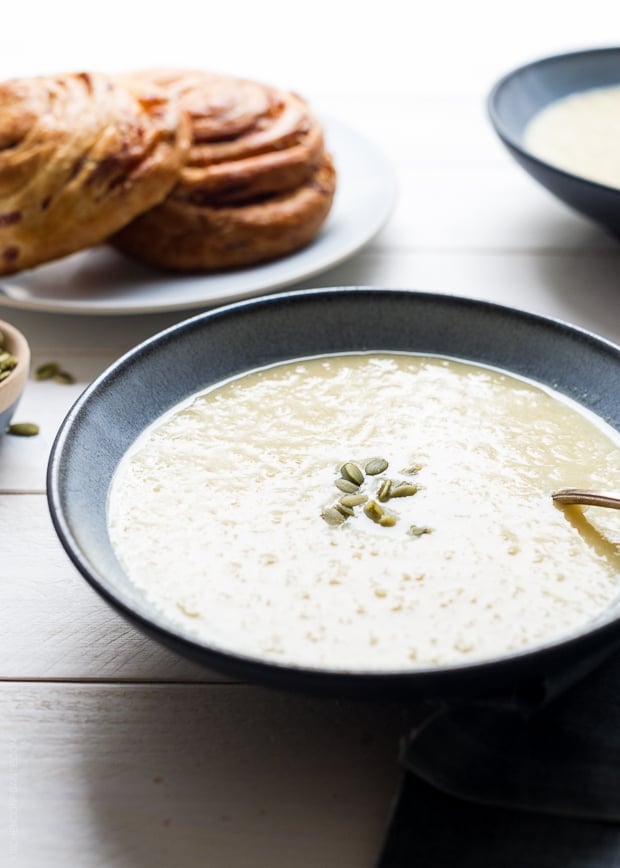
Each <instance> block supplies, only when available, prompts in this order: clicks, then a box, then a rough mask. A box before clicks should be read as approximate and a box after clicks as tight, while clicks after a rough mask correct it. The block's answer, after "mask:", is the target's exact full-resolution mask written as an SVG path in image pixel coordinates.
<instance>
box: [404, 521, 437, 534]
mask: <svg viewBox="0 0 620 868" xmlns="http://www.w3.org/2000/svg"><path fill="white" fill-rule="evenodd" d="M407 533H408V534H409V535H410V536H422V535H423V534H425V533H432V530H431V528H430V527H419V526H418V525H417V524H412V525H411V527H410V528H409V530H408V531H407Z"/></svg>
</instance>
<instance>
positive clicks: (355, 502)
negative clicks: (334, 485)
mask: <svg viewBox="0 0 620 868" xmlns="http://www.w3.org/2000/svg"><path fill="white" fill-rule="evenodd" d="M367 500H368V498H367V497H366V495H365V494H345V496H344V497H341V498H340V503H341V504H342V505H343V506H359V505H360V503H366V501H367Z"/></svg>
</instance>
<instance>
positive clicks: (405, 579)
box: [108, 353, 620, 671]
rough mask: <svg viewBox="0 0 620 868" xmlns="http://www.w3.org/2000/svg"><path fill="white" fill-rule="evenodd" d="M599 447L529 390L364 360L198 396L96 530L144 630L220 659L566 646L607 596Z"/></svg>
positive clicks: (132, 467) (395, 657)
mask: <svg viewBox="0 0 620 868" xmlns="http://www.w3.org/2000/svg"><path fill="white" fill-rule="evenodd" d="M619 446H620V443H619V438H618V435H617V434H616V433H615V432H614V431H613V429H611V428H610V427H608V426H605V424H604V423H603V422H602V421H600V420H598V419H597V418H596V417H595V416H594V415H591V414H588V413H587V412H586V411H582V410H581V409H579V408H578V405H577V404H573V403H572V402H569V401H568V400H566V399H564V398H562V397H560V396H559V395H557V394H554V393H553V392H551V391H549V390H547V389H545V388H541V387H538V386H536V385H535V384H533V383H531V382H529V381H525V380H521V379H517V378H515V377H512V376H509V375H507V374H505V373H503V372H501V371H497V370H493V369H490V368H485V367H482V366H477V365H470V364H466V363H462V362H459V361H456V360H452V359H445V358H438V357H423V356H415V355H406V354H376V353H375V354H367V355H366V354H361V355H342V356H335V357H322V358H313V359H307V360H300V361H294V362H291V363H288V364H283V365H278V366H275V367H270V368H265V369H262V370H260V371H255V372H252V373H250V374H248V375H246V376H243V377H240V378H238V379H233V380H231V381H228V382H226V383H224V384H222V385H219V386H218V387H216V388H211V389H208V390H207V391H205V392H204V393H201V394H199V395H197V396H195V397H194V398H193V399H192V400H190V401H189V402H185V403H184V404H183V405H182V406H179V407H177V408H175V409H174V410H173V411H172V412H170V413H169V414H167V415H166V416H165V417H163V418H162V419H161V420H159V421H158V422H157V423H156V424H155V425H154V426H152V427H151V428H149V429H148V430H147V431H146V432H145V433H144V434H143V435H142V436H141V437H140V438H139V440H138V441H137V442H136V443H135V444H134V446H133V447H132V448H131V449H130V450H129V451H128V453H127V454H126V456H125V457H124V458H123V460H122V462H121V464H120V465H119V468H118V471H117V473H116V475H115V477H114V479H113V482H112V485H111V490H110V494H109V504H108V519H109V532H110V537H111V540H112V544H113V546H114V549H115V551H116V553H117V556H118V558H119V560H120V562H121V564H122V566H123V568H124V570H125V571H126V573H127V575H128V577H129V578H130V579H131V581H132V582H133V583H134V584H135V585H136V586H137V588H138V589H139V590H140V591H141V592H142V593H143V594H144V596H145V597H146V598H147V599H148V601H149V603H150V605H152V606H153V607H154V608H155V609H156V610H157V611H159V613H160V616H162V617H163V618H164V619H165V620H166V621H167V622H168V623H169V624H170V625H172V626H174V627H175V628H176V629H179V630H181V631H182V632H183V633H185V634H186V635H188V636H190V637H195V638H197V639H199V640H203V641H205V642H207V643H208V644H209V645H212V646H215V647H218V648H220V649H223V650H230V651H233V652H238V653H241V654H244V655H248V656H251V657H254V658H260V659H264V660H271V661H276V662H280V663H287V664H296V665H303V666H310V667H326V668H330V669H347V670H355V671H363V670H375V671H376V670H384V671H386V670H402V669H411V668H416V667H426V666H434V665H441V664H448V663H460V662H467V661H471V660H476V659H480V658H484V657H490V656H495V655H500V654H502V653H504V652H509V651H512V650H515V649H521V648H524V647H527V646H532V645H536V644H538V643H542V642H545V641H547V640H551V639H554V638H555V637H559V636H562V635H564V634H568V633H570V632H571V631H575V630H577V628H579V627H580V626H582V625H584V624H586V623H587V622H589V621H591V620H592V619H594V618H596V617H597V616H598V615H600V613H601V612H602V611H603V610H605V609H606V607H608V606H609V605H610V604H611V603H612V602H613V601H614V600H615V599H616V597H617V595H618V590H619V579H620V533H619V531H620V526H619V523H618V518H619V516H618V514H617V513H614V512H613V511H612V510H608V511H605V510H603V509H598V510H597V509H594V508H590V509H588V510H587V512H586V513H584V512H583V511H582V509H581V508H580V507H564V508H560V507H557V506H555V505H554V504H553V502H552V500H551V496H550V495H551V492H553V491H554V490H556V489H559V488H564V487H580V488H592V489H599V490H601V489H603V490H607V491H609V490H614V489H615V490H620V448H619Z"/></svg>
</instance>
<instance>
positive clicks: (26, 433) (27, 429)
mask: <svg viewBox="0 0 620 868" xmlns="http://www.w3.org/2000/svg"><path fill="white" fill-rule="evenodd" d="M6 430H7V433H8V434H14V435H15V436H16V437H34V436H35V435H36V434H38V433H39V426H38V425H35V423H34V422H16V423H15V424H14V425H9V427H8V428H7V429H6Z"/></svg>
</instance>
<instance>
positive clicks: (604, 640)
mask: <svg viewBox="0 0 620 868" xmlns="http://www.w3.org/2000/svg"><path fill="white" fill-rule="evenodd" d="M360 294H363V295H372V294H374V295H377V296H381V297H384V296H388V295H391V296H398V297H401V298H404V297H405V296H406V297H409V298H411V299H412V302H413V303H415V300H416V299H419V300H420V302H423V301H424V300H427V301H434V302H439V303H440V304H445V305H446V306H450V307H452V308H453V307H459V306H461V307H463V308H471V307H472V306H473V307H474V308H477V309H479V310H487V311H489V313H492V312H496V313H500V314H501V315H504V316H507V317H511V318H514V317H517V318H519V319H520V320H521V321H523V322H526V323H527V322H530V323H532V325H539V326H542V327H544V328H547V329H550V330H551V331H553V332H554V333H555V334H556V335H562V334H565V335H568V336H569V337H573V338H577V339H579V340H580V341H583V342H585V343H586V344H590V345H594V346H595V347H596V348H598V349H600V350H602V351H604V352H606V353H608V354H610V355H611V356H612V357H613V359H615V360H617V362H618V364H619V365H620V346H618V345H616V344H615V343H613V342H611V341H609V340H606V339H605V338H603V337H601V336H599V335H596V334H594V333H593V332H590V331H588V330H586V329H583V328H580V327H578V326H575V325H572V324H570V323H568V322H565V321H563V320H560V319H553V318H550V317H545V316H542V315H540V314H535V313H530V312H528V311H524V310H520V309H517V308H513V307H510V306H508V305H503V304H498V303H496V302H490V301H483V300H480V299H475V298H470V297H466V296H459V295H451V294H447V293H432V292H424V291H418V290H411V289H404V288H393V289H391V288H380V287H374V286H339V287H319V288H314V289H302V290H292V291H286V292H278V293H274V294H269V295H264V296H261V297H258V298H250V299H245V300H242V301H237V302H233V303H231V304H229V305H225V306H221V307H217V308H214V309H211V310H207V311H205V312H203V313H199V314H196V315H194V316H192V317H189V318H188V319H185V320H182V321H180V322H178V323H175V324H174V325H172V326H170V327H168V328H166V329H164V330H162V331H160V332H158V333H156V334H155V335H153V336H151V337H150V338H147V339H146V340H145V341H142V342H141V343H139V344H137V345H136V346H135V347H133V348H132V349H130V350H129V351H128V352H126V353H125V354H123V355H122V356H120V357H119V358H118V359H117V360H116V361H115V362H113V363H112V364H111V365H109V366H108V367H107V368H106V369H105V370H104V371H103V372H102V373H101V374H100V375H99V376H98V377H97V378H96V379H95V380H93V382H92V383H91V384H90V385H89V386H88V387H87V388H86V389H85V390H84V392H82V394H81V395H80V397H79V398H78V399H77V400H76V401H75V403H74V404H73V406H72V407H71V409H70V410H69V412H68V413H67V415H66V417H65V419H64V420H63V422H62V424H61V426H60V428H59V430H58V432H57V434H56V437H55V439H54V442H53V445H52V449H51V453H50V458H49V462H48V467H47V487H46V494H47V502H48V508H49V511H50V516H51V520H52V524H53V526H54V529H55V531H56V534H57V535H58V538H59V540H60V542H61V544H62V546H63V548H64V549H65V552H66V553H67V555H68V557H69V559H70V560H71V561H72V562H73V564H74V565H75V567H76V568H77V569H78V571H79V572H80V573H81V574H82V576H83V577H84V578H85V579H86V580H87V582H88V583H89V584H90V585H91V587H92V588H93V589H94V590H95V591H96V592H97V593H98V594H99V595H100V596H101V597H102V598H103V599H105V600H106V601H107V602H108V604H109V605H110V606H111V607H112V608H113V609H115V610H116V611H117V612H118V613H120V614H121V615H122V616H123V617H124V618H125V619H126V620H127V621H128V622H130V623H131V624H133V625H134V626H137V627H138V628H139V629H141V630H142V632H144V633H145V634H147V635H149V636H151V637H154V638H156V639H157V640H159V641H160V642H161V643H162V644H164V645H165V646H167V647H169V648H172V649H173V650H175V651H177V652H179V653H181V654H182V655H184V656H185V657H187V658H189V659H193V660H194V661H197V662H199V663H201V664H202V665H205V666H209V667H212V668H214V669H217V670H219V671H221V672H227V673H229V674H233V675H241V676H247V675H248V674H250V675H251V677H252V678H253V679H254V680H256V681H257V682H259V683H264V684H268V685H272V686H276V687H282V686H283V687H292V688H294V689H296V690H297V689H302V690H303V691H304V692H314V693H320V694H327V695H340V694H344V695H346V694H353V695H355V696H357V695H362V696H364V697H366V696H369V695H375V694H381V695H385V696H392V695H398V696H401V695H404V694H407V695H414V694H415V695H428V696H432V695H437V694H439V695H441V696H444V695H446V692H447V694H448V695H452V694H453V693H455V694H456V695H460V694H461V692H462V689H464V690H465V691H466V692H471V685H472V684H473V685H474V686H475V685H477V683H478V681H479V680H480V679H482V680H483V681H484V678H483V676H484V674H485V673H493V675H494V680H497V679H499V681H500V682H502V683H503V682H504V680H505V679H508V680H510V679H511V677H512V676H513V675H514V673H515V671H518V674H519V675H523V674H531V675H533V676H539V675H540V673H541V663H542V665H543V666H544V662H543V661H545V662H546V663H548V664H549V665H551V666H553V665H555V666H556V667H557V664H558V662H559V661H561V662H562V664H564V661H565V659H566V658H567V657H570V658H571V660H577V661H579V660H581V659H582V657H583V656H584V655H587V654H588V653H590V654H592V652H593V651H594V652H597V651H599V650H600V647H601V645H611V644H612V643H613V644H614V647H615V645H616V644H618V643H619V642H620V611H619V612H618V614H617V615H616V616H614V617H610V618H608V620H605V621H603V622H601V623H595V624H586V625H585V626H584V627H583V628H582V629H581V630H580V631H579V632H575V633H573V634H571V635H569V636H567V637H564V638H562V637H560V638H558V639H555V640H552V641H550V642H547V643H544V644H538V645H536V646H535V647H532V648H526V649H523V650H519V651H514V652H510V653H506V654H504V655H501V656H497V657H485V658H483V659H480V660H476V661H472V662H468V663H457V664H449V665H443V666H441V667H436V666H435V667H430V666H429V667H420V668H412V669H406V668H403V669H397V670H380V671H376V670H357V669H356V670H346V669H322V668H320V667H309V666H300V665H296V664H291V663H286V664H281V663H278V662H275V661H266V660H263V659H261V658H257V657H250V656H245V655H243V654H240V653H238V652H236V651H230V650H227V649H221V648H217V647H215V646H212V645H209V644H208V643H207V642H201V641H200V640H197V639H189V638H187V637H185V636H183V635H181V634H180V633H177V632H175V631H174V630H172V629H170V628H169V627H168V626H166V625H165V624H163V623H161V622H160V621H159V620H158V618H157V613H156V612H155V611H153V612H152V614H151V613H149V614H148V615H145V614H142V613H141V612H138V611H136V609H135V608H133V607H132V606H131V605H130V604H129V603H128V602H126V601H125V600H123V599H121V598H120V597H119V595H118V594H117V593H115V590H114V587H113V583H111V582H108V581H107V580H106V578H105V576H102V575H100V574H99V573H98V572H97V571H95V570H94V569H93V568H92V567H91V565H90V564H89V562H88V559H87V557H86V556H85V554H84V553H83V552H82V550H81V547H80V545H79V543H77V541H76V540H75V538H74V536H73V534H72V532H71V528H70V525H69V522H68V520H67V518H66V516H65V514H64V510H63V507H62V497H61V490H62V485H61V482H60V468H61V466H62V463H63V449H64V447H65V445H66V444H67V443H68V442H69V440H70V438H71V435H72V425H73V423H74V421H75V420H76V419H77V417H78V416H79V415H80V414H81V413H82V412H85V411H86V412H87V411H88V405H89V403H90V402H91V401H93V400H96V399H97V392H98V390H99V388H100V387H101V385H102V384H104V383H107V382H109V381H110V380H112V379H114V377H115V374H116V372H117V371H118V370H119V369H121V368H123V367H125V366H126V365H130V364H131V362H132V361H133V360H134V359H139V358H140V356H142V355H143V354H145V353H148V352H149V351H150V349H151V348H152V347H154V346H155V345H156V344H158V343H159V342H161V341H168V340H169V339H170V338H172V337H175V336H177V335H179V334H182V333H183V332H184V331H187V330H191V329H193V328H197V327H199V326H201V325H202V324H203V323H209V322H211V321H216V320H218V319H220V318H222V317H226V316H230V315H238V314H239V313H242V312H243V310H244V309H248V308H253V307H255V306H269V305H272V304H276V305H277V304H289V303H294V302H295V300H296V299H297V298H302V297H310V296H316V297H324V298H325V299H327V298H328V297H330V296H334V295H351V296H353V295H360ZM543 671H544V670H543Z"/></svg>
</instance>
